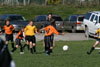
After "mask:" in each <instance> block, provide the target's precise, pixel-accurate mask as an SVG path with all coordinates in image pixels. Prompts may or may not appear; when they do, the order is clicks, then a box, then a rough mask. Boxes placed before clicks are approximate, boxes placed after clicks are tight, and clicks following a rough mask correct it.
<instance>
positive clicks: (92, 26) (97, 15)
mask: <svg viewBox="0 0 100 67" xmlns="http://www.w3.org/2000/svg"><path fill="white" fill-rule="evenodd" d="M83 24H84V31H85V36H86V37H89V35H90V36H93V35H94V34H95V33H96V30H97V29H98V28H100V11H92V12H88V13H87V14H86V16H85V19H84V21H83Z"/></svg>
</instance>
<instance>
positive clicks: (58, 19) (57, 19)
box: [52, 16, 63, 21]
mask: <svg viewBox="0 0 100 67" xmlns="http://www.w3.org/2000/svg"><path fill="white" fill-rule="evenodd" d="M52 18H53V19H55V20H56V21H63V20H62V18H61V17H56V16H53V17H52Z"/></svg>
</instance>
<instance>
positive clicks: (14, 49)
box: [11, 39, 20, 52]
mask: <svg viewBox="0 0 100 67" xmlns="http://www.w3.org/2000/svg"><path fill="white" fill-rule="evenodd" d="M15 42H16V47H14V48H13V50H11V52H14V51H16V49H17V48H18V47H19V44H20V40H19V39H16V40H15Z"/></svg>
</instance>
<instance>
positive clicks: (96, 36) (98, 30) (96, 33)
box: [94, 29, 100, 38]
mask: <svg viewBox="0 0 100 67" xmlns="http://www.w3.org/2000/svg"><path fill="white" fill-rule="evenodd" d="M99 30H100V29H98V30H97V31H96V33H95V34H94V37H95V38H96V37H97V36H96V35H97V34H98V33H99Z"/></svg>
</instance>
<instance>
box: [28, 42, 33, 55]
mask: <svg viewBox="0 0 100 67" xmlns="http://www.w3.org/2000/svg"><path fill="white" fill-rule="evenodd" d="M29 44H30V52H31V53H32V54H33V43H32V41H30V42H29Z"/></svg>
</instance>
